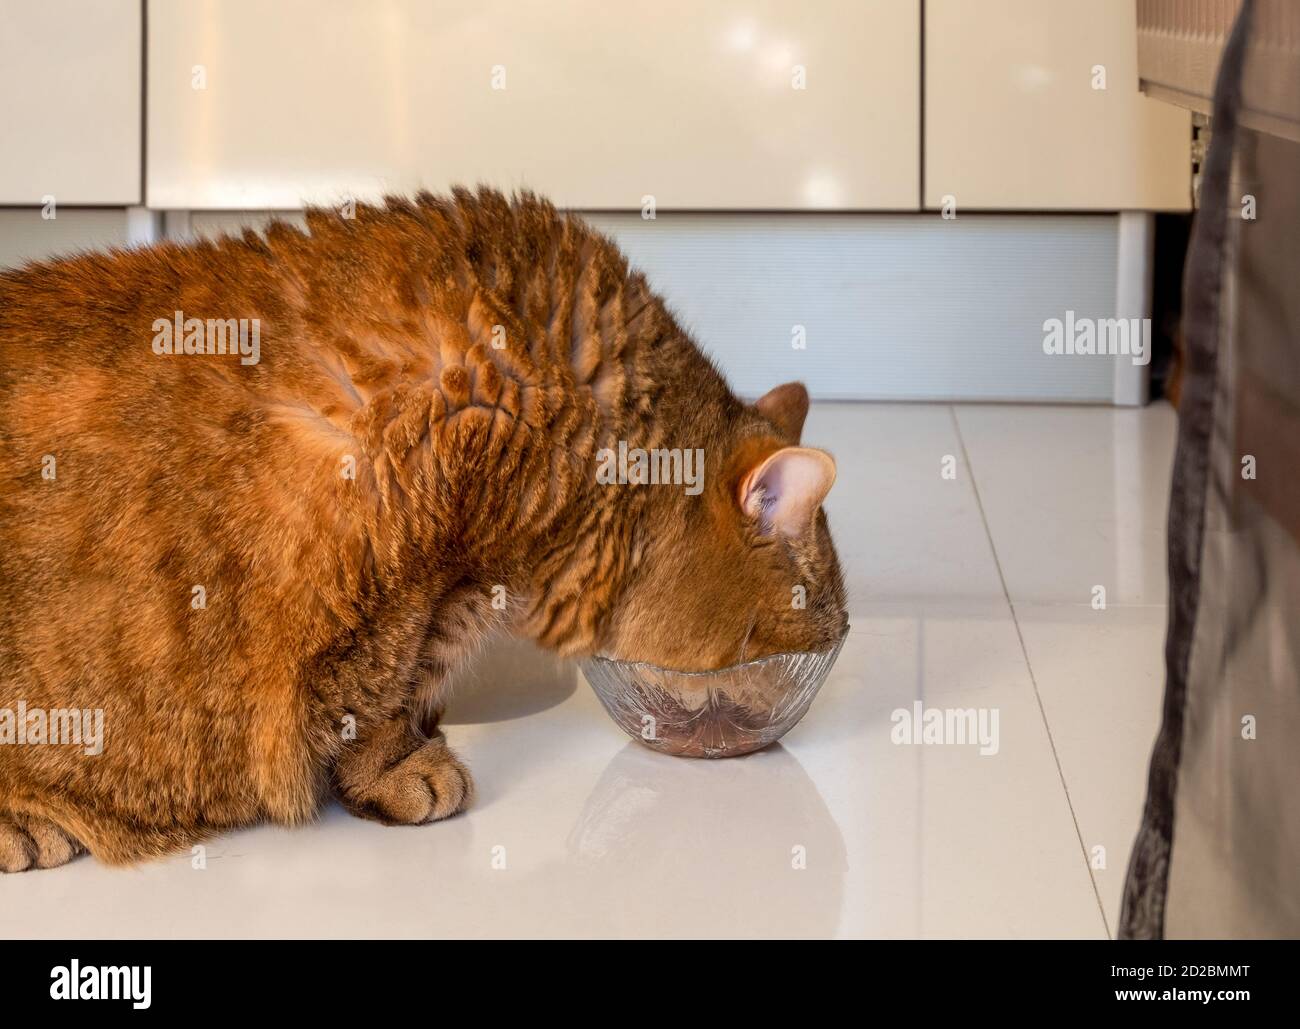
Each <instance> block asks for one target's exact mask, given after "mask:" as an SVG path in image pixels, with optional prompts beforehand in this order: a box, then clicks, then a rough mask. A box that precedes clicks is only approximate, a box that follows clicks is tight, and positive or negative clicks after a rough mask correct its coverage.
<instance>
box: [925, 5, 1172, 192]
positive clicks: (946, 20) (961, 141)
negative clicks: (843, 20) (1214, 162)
mask: <svg viewBox="0 0 1300 1029" xmlns="http://www.w3.org/2000/svg"><path fill="white" fill-rule="evenodd" d="M1135 2H1136V0H1086V2H1084V0H978V2H973V0H927V3H926V5H925V206H926V207H928V208H936V207H942V206H943V205H944V203H945V197H950V198H952V199H951V202H952V203H955V205H956V210H958V211H960V210H962V209H981V208H982V209H986V210H987V209H998V210H1034V209H1040V210H1041V209H1047V210H1053V209H1057V210H1112V211H1113V210H1129V209H1135V210H1136V209H1141V210H1176V211H1181V210H1187V209H1188V208H1189V206H1190V202H1191V162H1190V159H1189V152H1190V140H1191V117H1190V115H1189V114H1188V113H1187V112H1186V111H1180V110H1176V109H1173V108H1171V107H1169V106H1168V105H1165V104H1160V103H1158V102H1156V101H1154V100H1150V99H1148V98H1147V97H1145V96H1143V95H1142V94H1140V93H1139V92H1138V73H1137V34H1136V24H1137V20H1136V19H1137V15H1136V6H1135Z"/></svg>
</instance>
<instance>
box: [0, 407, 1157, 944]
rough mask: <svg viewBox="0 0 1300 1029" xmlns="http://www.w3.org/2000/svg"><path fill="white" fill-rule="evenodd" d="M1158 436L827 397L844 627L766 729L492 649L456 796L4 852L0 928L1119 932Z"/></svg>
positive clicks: (1134, 802) (452, 725) (1139, 726)
mask: <svg viewBox="0 0 1300 1029" xmlns="http://www.w3.org/2000/svg"><path fill="white" fill-rule="evenodd" d="M1173 437H1174V418H1173V414H1172V412H1171V411H1170V410H1169V409H1168V408H1166V407H1164V406H1162V405H1155V406H1152V407H1150V408H1147V409H1145V410H1141V411H1130V410H1123V411H1117V410H1110V409H1105V408H1059V407H1057V408H1053V407H1002V406H967V407H959V408H950V407H947V406H944V405H916V406H892V405H857V404H837V405H822V406H819V407H816V408H815V409H814V411H813V413H812V415H811V416H810V418H809V424H808V428H807V430H806V440H807V441H808V442H809V443H812V444H820V445H826V446H828V447H829V448H830V449H832V450H833V451H835V452H836V455H837V457H838V459H839V464H840V476H839V481H838V483H837V484H836V487H835V490H834V491H833V493H832V496H831V500H830V501H829V503H828V510H829V515H830V518H831V524H832V527H833V530H834V532H835V534H836V538H837V541H838V544H839V548H840V552H841V556H842V559H843V561H844V564H845V567H846V572H847V574H848V578H849V584H850V594H851V601H850V603H851V612H852V622H853V629H852V631H851V633H850V636H849V639H848V641H847V643H846V645H845V648H844V652H843V653H842V655H841V657H840V660H839V663H838V665H837V666H836V668H835V670H834V672H833V673H832V675H831V678H830V680H829V681H828V682H827V684H826V686H825V687H824V689H823V691H822V693H821V695H820V696H819V698H818V700H817V702H816V703H815V704H814V705H813V707H812V709H811V710H810V712H809V714H808V716H807V717H806V718H805V720H804V721H803V722H802V723H801V724H800V725H799V726H798V727H797V728H796V729H795V730H794V731H792V732H791V733H790V735H789V736H788V737H787V738H786V740H785V741H784V743H783V744H782V745H777V746H775V747H772V748H770V749H768V750H767V751H764V752H761V753H758V754H755V755H751V756H749V757H745V758H737V759H734V760H730V761H720V762H703V761H691V760H684V759H679V758H671V757H665V756H662V755H659V754H654V753H651V752H649V751H647V750H645V749H643V748H641V747H640V746H638V745H637V744H635V743H633V742H631V741H629V740H627V739H626V738H625V737H623V736H622V735H621V734H620V733H619V731H618V730H617V729H616V728H615V727H614V726H613V725H612V723H610V721H609V720H608V719H607V717H606V716H605V715H604V713H603V712H602V710H601V708H600V706H599V704H598V702H597V701H596V699H595V697H594V696H593V695H592V694H591V692H590V690H589V689H588V688H587V686H586V685H585V683H583V682H582V681H581V679H580V677H578V676H577V674H576V673H575V671H574V670H573V668H572V667H571V666H569V665H567V664H565V663H563V662H557V661H554V660H552V659H550V658H547V657H544V656H542V655H540V654H537V653H535V652H533V651H531V649H529V648H526V647H522V646H519V645H515V644H511V645H507V646H502V647H499V648H496V649H495V650H494V651H493V652H492V653H490V654H488V655H486V656H485V658H484V659H483V661H482V662H481V663H480V664H479V665H477V666H476V667H475V668H474V669H472V670H471V672H470V674H469V675H467V676H466V680H465V682H463V683H462V684H461V687H460V688H459V689H458V692H457V694H456V697H455V699H454V700H453V702H452V704H451V707H450V709H449V712H448V716H447V732H448V736H449V738H450V739H451V742H452V743H453V745H454V746H456V747H457V748H458V749H459V750H460V752H461V753H462V754H463V755H464V756H465V757H466V758H467V759H468V761H469V763H470V765H471V766H472V768H473V770H474V773H475V776H476V779H477V782H478V785H479V790H480V798H479V801H478V804H477V806H476V807H475V808H474V809H473V810H472V811H471V812H470V813H469V814H467V815H465V816H463V817H460V818H456V819H453V820H452V821H450V822H446V823H442V824H439V825H434V826H428V827H423V828H410V829H390V828H385V827H382V826H379V825H375V824H373V823H368V822H361V821H357V820H355V819H352V818H350V817H348V816H347V815H345V814H344V813H343V812H342V811H341V810H340V809H338V808H337V807H330V808H328V809H327V810H326V811H325V812H324V814H323V816H322V817H321V819H320V821H319V822H317V823H316V824H314V825H312V826H309V827H307V828H305V829H300V830H296V831H289V830H284V829H279V828H273V827H262V828H257V829H252V830H248V831H244V832H239V833H235V834H231V835H229V836H226V837H223V838H221V839H218V840H216V841H214V842H212V843H211V844H210V845H209V847H208V852H207V858H208V860H207V867H206V868H204V869H195V868H193V867H192V865H191V861H190V858H189V856H188V855H186V856H183V857H178V858H175V859H172V860H168V861H163V862H159V863H156V864H152V865H148V866H144V867H141V868H136V869H128V870H121V869H106V868H103V867H100V866H98V865H96V864H95V863H93V862H92V861H89V860H80V861H76V862H74V863H72V864H70V865H67V866H65V867H63V868H60V869H56V870H52V871H46V872H39V873H33V874H24V875H19V876H7V877H0V935H4V936H31V935H36V936H54V937H57V936H73V937H79V936H91V937H114V936H155V935H158V936H238V935H254V936H299V935H308V936H310V935H329V936H390V935H398V936H442V935H468V936H501V935H523V936H542V937H547V936H569V935H614V936H639V935H668V936H677V935H708V936H719V935H722V936H831V935H842V936H889V937H911V936H930V937H934V936H940V937H953V936H957V937H971V936H974V937H999V936H1047V937H1058V936H1083V937H1100V936H1103V935H1105V934H1106V933H1107V932H1111V933H1113V932H1114V926H1115V920H1116V915H1117V911H1118V902H1119V889H1120V885H1121V883H1122V879H1123V874H1124V867H1125V864H1126V862H1127V857H1128V850H1129V846H1130V844H1131V841H1132V837H1133V833H1134V831H1135V828H1136V825H1137V819H1138V813H1139V811H1140V807H1141V801H1142V797H1143V795H1144V783H1145V775H1146V761H1147V757H1148V754H1149V751H1150V747H1151V742H1152V740H1153V737H1154V733H1155V728H1156V725H1157V721H1158V714H1159V706H1160V697H1161V689H1162V676H1161V647H1162V644H1163V635H1164V619H1165V610H1164V607H1163V604H1164V582H1163V563H1164V549H1163V535H1164V527H1163V519H1164V510H1165V508H1164V504H1165V495H1166V490H1167V483H1168V475H1169V467H1170V463H1171V461H1172V451H1173ZM946 458H951V459H952V460H951V462H950V465H949V466H950V467H951V468H952V469H953V472H954V474H953V476H952V477H950V478H945V477H944V476H943V474H942V469H943V466H944V462H945V459H946ZM1096 585H1102V586H1105V587H1106V590H1107V606H1106V609H1105V610H1100V611H1099V610H1095V609H1094V608H1093V606H1092V604H1091V598H1092V588H1093V587H1094V586H1096ZM918 703H919V704H920V705H921V710H922V713H923V714H924V712H926V711H928V710H930V709H934V708H939V709H961V710H971V711H974V712H984V713H985V715H987V716H989V718H990V719H991V717H992V716H993V715H994V714H995V715H996V719H997V721H996V723H993V722H991V721H989V722H987V723H986V725H985V728H986V729H987V728H990V727H993V726H994V725H995V727H996V733H995V734H986V738H987V739H991V740H992V741H994V743H995V746H993V745H989V746H985V747H984V748H983V749H985V750H989V751H993V750H995V751H996V752H990V753H983V754H982V753H981V746H980V745H979V744H978V743H974V744H968V745H959V744H957V745H955V744H943V745H938V744H929V745H927V744H924V743H898V742H894V740H895V738H897V737H898V736H899V735H900V734H901V732H902V729H903V728H904V722H903V720H902V716H900V715H898V714H897V712H900V711H905V712H908V713H909V714H910V713H912V712H913V711H915V708H914V705H916V704H918ZM972 724H973V723H972ZM1099 847H1100V848H1103V849H1102V850H1098V848H1099ZM1102 863H1104V867H1102V866H1101V865H1102ZM1094 866H1098V867H1094Z"/></svg>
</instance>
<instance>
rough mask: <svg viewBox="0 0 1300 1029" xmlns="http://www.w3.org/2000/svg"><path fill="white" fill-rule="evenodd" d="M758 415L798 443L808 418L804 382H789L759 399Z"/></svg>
mask: <svg viewBox="0 0 1300 1029" xmlns="http://www.w3.org/2000/svg"><path fill="white" fill-rule="evenodd" d="M755 406H756V407H757V408H758V413H759V414H761V415H762V416H763V417H764V418H766V419H767V420H768V421H769V422H771V423H772V424H773V425H775V426H776V427H777V428H778V429H780V430H781V431H782V432H783V433H785V434H786V435H787V436H789V437H790V438H791V439H792V440H794V441H795V442H796V443H798V442H799V435H800V434H801V433H802V432H803V420H804V419H805V418H807V417H808V391H807V390H806V389H804V385H803V383H802V382H787V383H786V384H785V385H784V386H777V387H776V389H773V390H769V391H768V392H767V393H765V394H763V396H762V397H760V398H759V400H758V403H757V404H756V405H755Z"/></svg>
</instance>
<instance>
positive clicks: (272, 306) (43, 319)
mask: <svg viewBox="0 0 1300 1029" xmlns="http://www.w3.org/2000/svg"><path fill="white" fill-rule="evenodd" d="M307 222H308V228H309V233H308V234H304V233H301V232H299V231H297V230H296V229H294V228H291V227H289V226H287V225H284V224H279V223H277V224H275V225H272V226H271V228H270V229H269V230H268V231H267V233H266V234H265V237H262V236H258V235H257V234H255V233H251V232H249V233H245V234H244V236H243V238H242V239H225V240H221V241H218V242H195V243H185V244H178V243H163V244H160V245H157V246H153V247H150V248H148V249H143V250H137V251H131V252H115V253H111V254H92V255H86V256H80V257H75V258H71V259H68V260H62V261H52V262H45V263H39V264H33V265H30V266H28V267H26V268H23V269H21V270H18V271H10V272H4V273H0V358H2V360H0V483H2V486H0V868H2V869H4V870H5V871H15V870H22V869H25V868H28V867H47V866H51V865H57V864H61V863H62V862H64V861H66V860H68V859H69V858H70V857H71V856H73V855H74V854H75V853H77V852H78V851H79V850H81V849H82V848H83V847H84V848H86V849H89V850H90V851H91V852H92V853H93V854H94V855H95V856H96V857H98V858H100V859H101V860H104V861H107V862H113V863H122V862H131V861H136V860H139V859H142V858H145V857H149V856H152V855H158V854H162V853H165V852H168V851H171V850H175V849H177V848H183V847H188V846H191V845H192V844H194V843H195V842H196V841H198V840H200V839H202V838H204V837H206V836H208V835H210V834H212V833H214V832H216V831H219V830H222V829H227V828H231V827H235V826H240V825H247V824H250V823H253V822H257V821H261V820H267V819H270V820H274V821H278V822H283V823H289V824H292V823H298V822H302V821H303V820H305V819H309V818H311V817H312V816H313V814H314V812H315V811H316V810H317V808H318V806H319V805H320V803H321V801H322V799H323V797H324V796H325V795H326V794H327V792H328V791H329V790H330V789H331V788H332V789H333V791H334V792H335V793H336V794H337V796H338V797H339V799H340V800H341V801H342V802H343V804H345V805H346V806H347V807H348V808H350V809H351V810H353V811H355V812H356V813H358V814H361V815H365V816H367V817H373V818H377V819H379V820H381V821H384V822H388V823H401V824H409V823H420V822H426V821H430V820H433V819H439V818H445V817H447V816H448V815H452V814H454V813H456V812H457V811H460V810H461V809H463V808H464V807H465V806H466V805H467V804H468V802H469V800H470V796H471V792H472V785H471V781H470V778H469V774H468V772H467V771H466V769H465V767H464V766H463V765H462V764H461V763H460V762H459V761H458V760H457V758H456V757H455V756H454V755H453V754H452V752H451V751H450V750H448V748H447V746H446V743H445V741H444V739H443V736H442V734H441V733H440V732H438V731H437V730H436V725H434V726H432V727H431V726H430V725H429V720H428V719H424V718H423V715H424V714H425V713H427V712H429V711H432V710H435V709H436V708H437V706H438V703H439V689H440V687H441V685H442V683H443V682H444V680H445V679H446V677H447V675H448V672H449V670H450V669H451V668H452V667H453V666H454V665H455V664H456V663H457V662H458V661H460V660H461V659H462V658H463V657H464V656H465V655H466V654H467V653H469V652H471V651H472V650H473V649H474V648H475V647H477V646H478V645H479V644H480V643H481V642H482V641H483V640H484V639H485V638H487V637H488V636H489V634H491V633H495V632H513V633H516V634H520V635H523V636H527V637H530V638H532V639H534V640H536V641H537V642H539V643H540V644H541V645H543V646H545V647H549V648H553V649H555V650H557V651H559V652H560V653H563V654H573V655H581V654H589V653H592V652H594V651H597V650H599V651H602V652H606V653H610V654H613V655H616V656H618V657H623V658H628V659H639V660H648V661H653V662H656V663H658V664H661V665H667V666H671V667H679V668H687V669H708V668H716V667H721V666H724V665H727V664H730V663H734V662H736V661H740V660H747V659H750V658H754V657H758V656H760V655H763V654H766V653H772V652H777V651H786V650H807V649H813V648H818V647H821V646H824V645H826V644H828V643H829V642H831V641H832V640H834V639H836V638H837V637H838V636H839V634H840V633H841V631H842V629H843V627H844V625H845V621H846V619H845V614H844V591H843V585H842V581H841V576H840V572H839V567H838V564H837V561H836V557H835V552H834V549H833V547H832V544H831V540H830V536H829V533H828V530H827V526H826V519H825V516H824V515H823V514H822V513H821V510H820V504H821V502H822V500H823V498H824V497H825V495H826V492H827V490H828V489H829V488H830V485H831V482H832V480H833V478H834V463H833V462H832V460H831V459H830V457H829V455H827V454H826V453H824V452H823V451H820V450H812V449H807V448H802V447H800V446H798V441H799V434H800V431H801V428H802V425H803V419H804V415H805V413H806V411H807V405H808V398H807V394H806V392H805V391H804V389H803V387H802V386H801V385H798V384H789V385H786V386H782V387H779V388H777V389H775V390H773V391H772V392H771V393H769V394H768V395H767V396H765V397H764V398H763V399H762V400H760V401H759V402H758V404H757V405H756V406H746V405H745V404H743V403H741V402H740V401H739V400H737V399H736V398H735V397H734V396H733V395H732V393H731V392H730V391H729V390H728V388H727V386H726V383H725V382H724V381H723V379H722V377H721V376H720V375H719V374H718V373H717V371H716V370H715V369H714V368H713V366H712V365H711V364H710V363H709V362H708V360H707V359H706V358H705V357H704V356H703V355H702V354H701V353H700V351H699V350H698V349H697V348H696V347H695V345H694V344H693V343H692V342H691V340H690V339H689V338H688V337H687V335H686V334H685V333H684V332H683V331H682V330H681V329H680V328H678V326H677V325H676V324H675V323H674V321H673V319H672V317H671V316H670V315H669V313H668V312H667V311H666V309H665V307H664V305H663V303H662V301H660V300H659V299H658V298H657V297H655V296H654V295H653V294H652V293H651V292H650V290H649V289H648V287H647V285H646V282H645V280H644V278H643V277H642V276H641V275H639V274H637V273H635V272H632V271H630V270H629V269H628V266H627V263H626V261H625V260H624V258H623V257H622V256H621V255H620V253H619V252H618V250H617V249H616V248H615V246H614V245H613V244H612V243H611V242H609V240H607V239H605V238H604V237H602V236H601V235H599V234H598V233H596V232H595V231H593V230H592V229H591V228H589V227H588V226H587V225H585V224H584V223H583V222H582V221H581V220H580V219H579V218H577V217H574V216H571V215H566V214H563V213H560V212H557V211H556V210H555V209H554V208H552V207H551V206H550V205H549V204H547V203H545V202H543V201H541V200H538V199H536V198H534V197H531V196H527V195H525V196H522V197H519V198H516V199H515V200H513V201H511V200H509V199H507V198H505V197H503V196H501V195H500V194H498V193H495V192H490V191H481V192H479V193H477V194H471V193H468V192H465V191H458V192H456V193H455V195H454V197H452V198H449V199H442V198H435V197H432V196H429V195H421V196H420V197H419V198H418V199H417V200H416V201H415V202H410V201H406V200H400V199H390V200H388V201H387V204H386V206H385V207H382V208H369V207H359V208H358V209H357V211H356V217H355V219H344V218H343V217H341V216H340V215H339V214H338V213H336V212H333V211H328V210H312V211H309V212H308V214H307ZM693 458H699V461H698V462H696V461H694V460H693ZM647 474H651V475H653V481H652V482H646V481H643V480H646V478H647ZM664 480H668V481H664ZM796 586H802V587H804V590H805V591H806V598H807V599H806V604H805V605H803V606H799V605H795V604H792V602H791V597H792V593H793V592H796V591H795V590H794V587H796ZM500 688H501V689H509V688H510V684H509V683H502V684H501V685H500ZM422 724H423V725H424V726H425V727H426V728H431V730H432V731H431V734H430V735H426V734H425V732H424V731H422V729H421V725H422Z"/></svg>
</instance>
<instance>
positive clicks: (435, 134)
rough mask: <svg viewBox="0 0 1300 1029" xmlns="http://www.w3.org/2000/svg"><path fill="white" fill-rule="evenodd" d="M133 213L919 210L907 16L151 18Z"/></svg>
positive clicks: (438, 3)
mask: <svg viewBox="0 0 1300 1029" xmlns="http://www.w3.org/2000/svg"><path fill="white" fill-rule="evenodd" d="M148 91H149V97H148V111H149V124H148V167H149V175H148V203H149V205H150V206H152V207H157V208H189V209H202V208H206V209H231V208H293V207H298V206H301V205H302V204H303V203H304V202H305V201H308V202H317V203H321V202H323V203H334V202H338V201H341V200H344V199H346V198H347V197H349V196H355V197H357V198H361V199H366V198H370V197H373V196H375V195H377V194H380V193H383V192H385V191H409V190H412V189H417V188H421V187H427V188H430V189H434V190H442V189H446V188H447V187H448V186H449V185H451V184H453V183H470V184H472V183H476V182H486V183H491V184H493V185H496V186H499V187H504V188H518V187H529V188H532V189H535V190H538V191H540V192H542V193H545V194H547V195H548V196H550V197H551V198H552V199H553V200H555V201H556V202H557V203H559V204H561V205H565V206H573V207H581V208H587V209H593V208H596V209H599V208H618V209H624V210H628V209H631V210H636V209H639V208H641V207H643V206H644V205H645V204H647V203H649V202H650V201H649V200H647V199H646V198H653V202H654V204H655V205H656V208H659V207H662V208H665V209H709V208H742V209H759V210H772V209H797V210H807V209H821V208H833V209H868V208H870V209H885V210H890V209H893V210H897V209H908V210H916V209H917V208H918V206H919V203H920V196H919V189H920V186H919V183H920V168H919V151H920V146H919V142H920V141H919V133H920V117H919V95H920V4H919V2H918V0H889V2H882V3H864V2H863V0H820V2H818V3H815V4H809V3H804V2H801V0H745V2H744V3H719V4H700V3H696V2H694V0H657V2H655V3H653V4H631V3H609V2H607V0H573V2H568V3H563V4H558V3H555V2H554V0H479V2H477V3H473V4H468V5H467V4H463V3H454V2H450V0H384V2H377V0H277V2H276V3H273V4H267V3H261V2H257V0H221V2H220V3H217V2H213V0H153V2H150V3H149V75H148Z"/></svg>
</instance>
